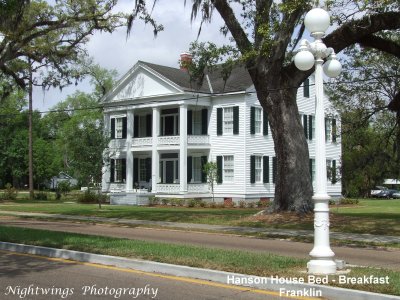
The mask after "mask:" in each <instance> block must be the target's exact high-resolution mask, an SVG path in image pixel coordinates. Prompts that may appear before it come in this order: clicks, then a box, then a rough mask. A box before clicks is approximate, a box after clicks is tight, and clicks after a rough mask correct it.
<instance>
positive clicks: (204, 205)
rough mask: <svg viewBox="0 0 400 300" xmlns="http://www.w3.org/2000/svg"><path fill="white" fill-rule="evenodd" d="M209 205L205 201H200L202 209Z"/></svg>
mask: <svg viewBox="0 0 400 300" xmlns="http://www.w3.org/2000/svg"><path fill="white" fill-rule="evenodd" d="M206 205H207V203H206V202H205V201H203V200H200V203H199V206H200V207H206Z"/></svg>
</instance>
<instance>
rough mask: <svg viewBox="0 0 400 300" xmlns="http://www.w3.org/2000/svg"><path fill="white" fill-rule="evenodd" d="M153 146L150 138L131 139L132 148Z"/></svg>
mask: <svg viewBox="0 0 400 300" xmlns="http://www.w3.org/2000/svg"><path fill="white" fill-rule="evenodd" d="M152 144H153V138H152V137H143V138H133V140H132V145H133V146H134V147H143V146H151V145H152Z"/></svg>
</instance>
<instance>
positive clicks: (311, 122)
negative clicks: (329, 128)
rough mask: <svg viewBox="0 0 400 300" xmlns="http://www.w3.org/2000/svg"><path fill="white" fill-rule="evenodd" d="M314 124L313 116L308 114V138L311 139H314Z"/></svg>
mask: <svg viewBox="0 0 400 300" xmlns="http://www.w3.org/2000/svg"><path fill="white" fill-rule="evenodd" d="M312 125H313V116H308V131H309V132H308V139H309V140H310V141H311V140H312V139H313V134H312V129H313V127H312Z"/></svg>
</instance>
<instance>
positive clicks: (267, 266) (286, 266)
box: [0, 226, 400, 295]
mask: <svg viewBox="0 0 400 300" xmlns="http://www.w3.org/2000/svg"><path fill="white" fill-rule="evenodd" d="M0 240H1V241H5V242H15V243H22V244H28V245H38V246H47V247H55V248H63V249H71V250H77V251H84V252H91V253H98V254H106V255H113V256H123V257H130V258H139V259H146V260H152V261H158V262H165V263H172V264H180V265H187V266H192V267H200V268H210V269H215V270H222V271H228V272H238V273H243V274H249V275H257V276H267V277H268V276H271V275H278V276H282V277H283V276H284V277H300V276H302V277H305V276H306V275H305V273H304V272H303V271H304V270H305V268H306V260H303V259H296V258H290V257H285V256H278V255H272V254H267V253H250V252H245V251H236V250H224V249H210V248H205V247H197V246H185V245H175V244H165V243H157V242H146V241H139V240H128V239H117V238H110V237H100V236H90V235H82V234H72V233H64V232H52V231H46V230H37V229H25V228H16V227H8V226H0ZM363 275H366V276H370V275H375V276H389V277H390V281H389V282H390V284H389V285H353V286H351V285H341V287H344V288H354V289H361V290H367V291H371V292H378V293H384V294H392V295H400V273H399V272H394V271H391V270H385V269H373V268H353V269H352V270H351V272H350V273H349V274H348V276H357V277H359V276H363Z"/></svg>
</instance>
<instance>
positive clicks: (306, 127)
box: [303, 115, 308, 139]
mask: <svg viewBox="0 0 400 300" xmlns="http://www.w3.org/2000/svg"><path fill="white" fill-rule="evenodd" d="M303 129H304V135H305V136H306V139H308V126H307V115H303Z"/></svg>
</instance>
